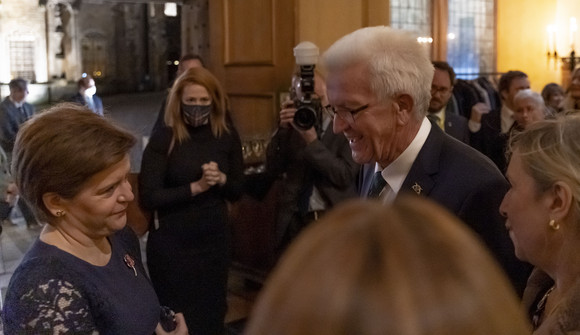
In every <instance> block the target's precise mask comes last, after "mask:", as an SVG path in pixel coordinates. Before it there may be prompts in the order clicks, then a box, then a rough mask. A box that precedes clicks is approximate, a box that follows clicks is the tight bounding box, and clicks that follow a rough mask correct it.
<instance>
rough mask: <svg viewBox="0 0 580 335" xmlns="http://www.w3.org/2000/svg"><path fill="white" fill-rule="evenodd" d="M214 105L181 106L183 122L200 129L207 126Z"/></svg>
mask: <svg viewBox="0 0 580 335" xmlns="http://www.w3.org/2000/svg"><path fill="white" fill-rule="evenodd" d="M211 110H212V105H186V104H183V103H182V104H181V114H182V115H183V122H185V123H186V124H188V125H190V126H192V127H199V126H202V125H204V124H207V122H208V120H209V114H210V113H211Z"/></svg>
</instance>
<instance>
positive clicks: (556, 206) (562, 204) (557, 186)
mask: <svg viewBox="0 0 580 335" xmlns="http://www.w3.org/2000/svg"><path fill="white" fill-rule="evenodd" d="M549 192H550V197H549V199H550V200H549V201H550V202H549V208H550V218H551V219H554V220H556V221H562V220H563V219H564V218H566V217H567V216H568V215H569V214H571V213H570V211H571V209H572V203H573V201H574V196H573V195H572V189H571V188H570V186H568V184H566V183H564V182H560V181H558V182H556V183H554V185H552V188H551V190H550V191H549Z"/></svg>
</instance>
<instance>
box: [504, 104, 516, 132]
mask: <svg viewBox="0 0 580 335" xmlns="http://www.w3.org/2000/svg"><path fill="white" fill-rule="evenodd" d="M513 115H514V111H512V110H511V109H509V107H507V106H506V105H503V106H501V133H502V134H505V133H507V132H508V131H509V130H510V128H511V127H512V125H513V124H514V118H513Z"/></svg>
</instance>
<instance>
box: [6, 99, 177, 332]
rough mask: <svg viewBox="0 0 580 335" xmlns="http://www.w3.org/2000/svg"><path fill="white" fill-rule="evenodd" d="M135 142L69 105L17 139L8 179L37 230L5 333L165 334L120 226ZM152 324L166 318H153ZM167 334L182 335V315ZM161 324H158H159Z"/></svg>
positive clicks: (136, 254) (13, 286) (10, 297)
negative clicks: (37, 224) (39, 225)
mask: <svg viewBox="0 0 580 335" xmlns="http://www.w3.org/2000/svg"><path fill="white" fill-rule="evenodd" d="M134 144H135V138H134V137H133V135H131V134H130V133H129V132H127V131H126V130H123V129H121V128H119V127H117V126H115V125H113V124H112V123H111V122H109V121H108V120H107V119H106V118H103V117H101V116H98V115H97V114H94V113H93V112H91V111H90V110H89V109H88V108H86V107H83V106H80V105H78V104H72V103H68V104H60V105H56V106H54V107H52V108H51V109H50V110H48V111H45V112H43V113H41V114H38V115H37V116H35V117H34V118H32V119H31V120H29V121H27V122H26V123H25V124H24V126H23V127H22V128H20V130H19V132H18V136H17V137H16V144H15V146H14V151H13V161H12V170H13V174H14V179H15V181H16V185H17V186H18V189H19V190H20V195H21V196H22V197H24V198H25V200H26V202H27V203H28V204H29V205H30V207H31V209H32V210H33V211H34V214H35V216H36V217H37V218H38V219H39V221H41V222H43V223H45V224H44V226H43V228H42V231H41V233H40V236H39V238H38V240H36V241H35V242H34V243H33V245H32V246H31V247H30V249H29V250H28V251H27V253H26V255H25V256H24V258H23V259H22V262H21V263H20V265H19V266H18V268H17V269H16V271H15V272H14V274H13V275H12V278H11V280H10V285H9V287H8V291H7V293H6V303H5V306H4V310H3V311H2V318H3V320H4V331H5V333H6V334H55V335H56V334H59V335H60V334H152V333H153V332H156V334H166V331H165V330H170V329H171V328H164V327H163V325H166V326H168V327H170V326H171V324H172V323H173V320H171V319H172V316H171V313H168V314H166V313H165V311H167V310H166V309H165V308H161V307H160V305H159V300H158V299H157V296H156V295H155V291H154V289H153V287H152V285H151V282H150V280H149V278H148V277H147V273H146V272H145V269H144V267H143V264H142V263H141V251H140V249H139V241H138V239H137V237H136V236H135V234H134V233H133V231H132V230H131V229H130V228H129V227H127V225H126V224H127V206H128V205H129V203H130V202H131V201H133V198H134V196H133V192H132V189H131V184H130V183H129V181H128V179H127V176H128V174H129V172H130V161H129V151H130V150H131V148H132V147H133V145H134ZM161 315H163V316H166V317H167V318H163V319H162V318H161ZM175 318H176V319H175V320H176V321H177V324H176V327H177V328H176V329H175V330H174V331H173V332H171V333H170V334H182V335H183V334H187V328H186V325H185V321H184V320H183V315H181V314H177V315H176V316H175ZM165 321H168V323H166V322H165Z"/></svg>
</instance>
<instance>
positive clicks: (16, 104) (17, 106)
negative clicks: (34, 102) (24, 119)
mask: <svg viewBox="0 0 580 335" xmlns="http://www.w3.org/2000/svg"><path fill="white" fill-rule="evenodd" d="M9 98H10V97H9ZM10 101H12V103H13V104H14V106H16V108H20V107H23V106H24V100H22V101H20V102H16V101H14V100H12V98H10Z"/></svg>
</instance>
